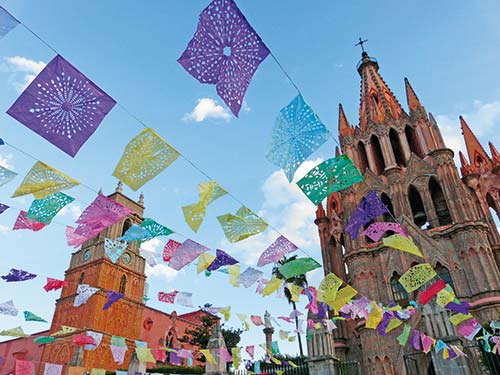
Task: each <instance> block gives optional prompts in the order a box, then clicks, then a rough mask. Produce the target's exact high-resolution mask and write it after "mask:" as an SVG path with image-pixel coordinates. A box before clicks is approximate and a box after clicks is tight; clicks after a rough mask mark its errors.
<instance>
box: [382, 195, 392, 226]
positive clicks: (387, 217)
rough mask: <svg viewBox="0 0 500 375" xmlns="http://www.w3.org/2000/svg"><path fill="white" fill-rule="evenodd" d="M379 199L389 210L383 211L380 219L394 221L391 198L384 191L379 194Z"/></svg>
mask: <svg viewBox="0 0 500 375" xmlns="http://www.w3.org/2000/svg"><path fill="white" fill-rule="evenodd" d="M380 200H381V201H382V203H383V204H385V205H386V206H387V209H388V210H389V212H390V214H389V213H387V212H386V213H385V214H383V215H382V220H383V221H386V222H387V221H394V219H393V217H395V215H394V207H393V206H392V201H391V198H389V196H388V195H387V194H386V193H382V194H381V195H380Z"/></svg>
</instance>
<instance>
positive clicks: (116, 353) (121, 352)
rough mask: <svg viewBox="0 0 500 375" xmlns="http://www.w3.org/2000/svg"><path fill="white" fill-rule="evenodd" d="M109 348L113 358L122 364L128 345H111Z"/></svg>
mask: <svg viewBox="0 0 500 375" xmlns="http://www.w3.org/2000/svg"><path fill="white" fill-rule="evenodd" d="M109 349H110V350H111V354H112V355H113V360H114V361H115V362H116V363H118V364H119V365H121V364H122V363H123V361H124V360H125V354H126V353H127V350H128V348H127V347H126V346H115V345H110V346H109Z"/></svg>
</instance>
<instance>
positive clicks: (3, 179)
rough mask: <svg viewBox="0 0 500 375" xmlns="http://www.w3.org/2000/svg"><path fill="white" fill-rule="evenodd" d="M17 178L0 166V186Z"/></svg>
mask: <svg viewBox="0 0 500 375" xmlns="http://www.w3.org/2000/svg"><path fill="white" fill-rule="evenodd" d="M16 176H17V173H16V172H13V171H11V170H10V169H7V168H5V167H2V166H1V165H0V186H4V185H5V184H8V183H9V182H10V181H12V180H13V179H14V178H15V177H16Z"/></svg>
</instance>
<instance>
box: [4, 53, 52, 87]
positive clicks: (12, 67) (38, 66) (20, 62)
mask: <svg viewBox="0 0 500 375" xmlns="http://www.w3.org/2000/svg"><path fill="white" fill-rule="evenodd" d="M46 65H47V64H46V63H45V62H43V61H35V60H31V59H28V58H26V57H22V56H12V57H5V58H4V61H3V62H2V63H1V64H0V72H4V73H12V74H13V75H12V77H11V78H9V81H8V82H9V83H10V84H11V85H12V86H14V88H15V89H16V90H17V91H18V92H22V91H23V90H24V89H25V88H26V87H27V86H28V85H29V84H30V83H31V81H33V80H34V79H35V77H36V76H37V75H38V73H40V72H41V71H42V69H43V68H45V66H46Z"/></svg>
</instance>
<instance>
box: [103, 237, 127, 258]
mask: <svg viewBox="0 0 500 375" xmlns="http://www.w3.org/2000/svg"><path fill="white" fill-rule="evenodd" d="M127 246H128V244H127V243H126V242H122V241H114V240H111V239H109V238H105V239H104V251H105V252H106V255H107V256H108V258H109V259H111V261H112V262H113V263H116V262H117V261H118V259H120V257H121V256H122V254H123V253H124V252H125V250H126V249H127Z"/></svg>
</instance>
